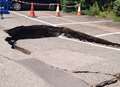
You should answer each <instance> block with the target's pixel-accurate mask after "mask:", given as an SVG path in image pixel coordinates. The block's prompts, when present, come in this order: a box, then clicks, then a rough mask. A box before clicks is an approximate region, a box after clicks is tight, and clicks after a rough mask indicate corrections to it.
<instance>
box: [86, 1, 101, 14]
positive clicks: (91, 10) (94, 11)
mask: <svg viewBox="0 0 120 87" xmlns="http://www.w3.org/2000/svg"><path fill="white" fill-rule="evenodd" d="M99 12H100V9H99V6H98V3H97V2H95V3H94V4H93V6H91V7H90V8H89V9H87V10H86V11H85V13H86V14H87V15H90V16H95V15H98V14H99Z"/></svg>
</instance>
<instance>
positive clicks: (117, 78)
mask: <svg viewBox="0 0 120 87" xmlns="http://www.w3.org/2000/svg"><path fill="white" fill-rule="evenodd" d="M73 73H94V74H104V75H110V76H113V77H114V78H112V79H110V80H106V81H103V82H100V83H98V84H96V86H91V87H104V86H106V85H111V84H115V83H117V82H118V81H120V73H117V74H110V73H101V72H92V71H73Z"/></svg>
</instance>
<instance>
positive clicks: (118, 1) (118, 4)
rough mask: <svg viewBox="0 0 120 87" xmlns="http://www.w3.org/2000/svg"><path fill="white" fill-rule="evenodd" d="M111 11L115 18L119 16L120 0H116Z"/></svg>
mask: <svg viewBox="0 0 120 87" xmlns="http://www.w3.org/2000/svg"><path fill="white" fill-rule="evenodd" d="M113 11H114V12H115V14H116V15H117V16H120V0H116V1H115V2H114V5H113Z"/></svg>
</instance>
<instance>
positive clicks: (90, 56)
mask: <svg viewBox="0 0 120 87" xmlns="http://www.w3.org/2000/svg"><path fill="white" fill-rule="evenodd" d="M46 14H49V15H47V16H46ZM61 14H62V17H55V16H54V11H53V12H49V11H48V12H46V11H40V12H39V11H37V12H36V15H37V17H36V18H30V17H28V16H27V12H26V11H20V12H11V14H10V15H4V17H5V18H4V20H0V47H1V48H0V87H24V86H25V87H120V81H119V80H120V79H119V73H120V68H119V66H120V49H118V48H112V47H107V46H102V45H96V44H95V43H92V44H90V43H87V42H86V43H85V42H82V41H75V40H73V39H63V38H44V39H28V40H20V41H18V42H17V46H19V47H21V48H24V49H26V50H28V51H30V52H31V54H30V55H26V54H24V53H22V52H21V51H20V50H13V49H11V48H10V46H9V45H8V44H7V43H6V42H5V41H4V38H5V37H6V36H8V35H7V34H6V33H5V32H3V30H5V29H11V28H13V27H16V26H20V25H25V26H27V25H40V24H47V25H52V26H64V27H69V28H71V29H73V30H77V31H80V32H84V33H87V34H90V35H93V36H96V37H100V38H103V39H106V40H109V41H112V42H116V43H120V23H118V22H113V21H111V20H108V19H101V18H96V17H89V16H75V15H70V14H63V13H61ZM116 75H117V76H116Z"/></svg>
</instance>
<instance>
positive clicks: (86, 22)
mask: <svg viewBox="0 0 120 87" xmlns="http://www.w3.org/2000/svg"><path fill="white" fill-rule="evenodd" d="M66 20H67V19H66ZM71 21H72V20H71ZM102 22H111V21H110V20H102V21H83V22H74V21H72V23H61V24H56V25H57V26H60V25H71V24H72V25H73V24H89V23H102Z"/></svg>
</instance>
